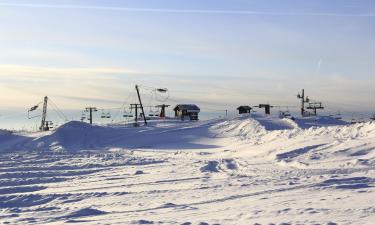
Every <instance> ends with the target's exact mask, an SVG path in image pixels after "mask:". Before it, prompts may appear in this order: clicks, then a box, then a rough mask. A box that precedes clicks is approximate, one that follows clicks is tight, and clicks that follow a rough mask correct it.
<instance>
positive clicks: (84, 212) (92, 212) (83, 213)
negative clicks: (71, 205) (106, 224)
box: [67, 207, 107, 218]
mask: <svg viewBox="0 0 375 225" xmlns="http://www.w3.org/2000/svg"><path fill="white" fill-rule="evenodd" d="M104 214H107V212H104V211H101V210H98V209H93V208H90V207H88V208H83V209H80V210H78V211H75V212H72V213H70V214H69V215H68V216H67V218H79V217H87V216H99V215H104Z"/></svg>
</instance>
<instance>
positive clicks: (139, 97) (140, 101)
mask: <svg viewBox="0 0 375 225" xmlns="http://www.w3.org/2000/svg"><path fill="white" fill-rule="evenodd" d="M135 89H136V90H137V95H138V100H139V104H140V105H141V110H142V114H143V119H144V121H145V125H147V120H146V115H145V111H144V109H143V105H142V100H141V95H140V94H139V88H138V85H135Z"/></svg>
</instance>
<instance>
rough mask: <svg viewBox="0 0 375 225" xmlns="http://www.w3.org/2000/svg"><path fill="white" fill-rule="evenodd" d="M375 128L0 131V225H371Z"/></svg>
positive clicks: (257, 123)
mask: <svg viewBox="0 0 375 225" xmlns="http://www.w3.org/2000/svg"><path fill="white" fill-rule="evenodd" d="M374 138H375V124H374V123H364V124H354V125H345V124H341V123H339V122H337V123H336V122H335V121H333V120H329V119H327V118H321V119H320V120H314V121H312V120H309V119H306V121H304V120H297V121H290V120H286V119H278V118H274V117H267V118H265V117H261V116H254V117H253V118H248V117H239V118H235V119H230V120H225V119H220V120H212V121H201V122H194V123H190V122H180V121H164V122H160V123H151V125H150V126H149V127H139V128H132V127H127V126H112V127H99V126H93V127H91V126H89V125H86V124H82V123H79V122H70V123H67V124H65V125H63V126H62V127H60V128H58V129H57V130H56V131H54V132H47V133H40V134H11V133H8V132H3V131H1V132H0V152H1V153H2V154H1V155H0V224H181V225H182V224H183V225H189V224H191V225H195V224H196V225H198V224H199V225H205V224H210V225H212V224H222V225H223V224H267V225H268V224H275V225H276V224H284V225H286V224H321V225H323V224H324V225H326V224H327V225H328V224H329V225H334V224H340V225H341V224H369V225H370V224H373V221H375V205H374V203H373V202H374V199H375V193H374V191H375V171H374V168H375V141H374V140H375V139H374Z"/></svg>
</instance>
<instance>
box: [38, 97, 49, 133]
mask: <svg viewBox="0 0 375 225" xmlns="http://www.w3.org/2000/svg"><path fill="white" fill-rule="evenodd" d="M47 103H48V97H47V96H45V97H44V103H43V114H42V122H41V124H40V127H39V130H40V131H44V130H45V123H46V118H47Z"/></svg>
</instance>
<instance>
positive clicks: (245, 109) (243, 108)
mask: <svg viewBox="0 0 375 225" xmlns="http://www.w3.org/2000/svg"><path fill="white" fill-rule="evenodd" d="M251 109H252V108H251V107H250V106H248V105H242V106H239V107H238V108H237V110H238V114H248V113H250V112H251Z"/></svg>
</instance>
